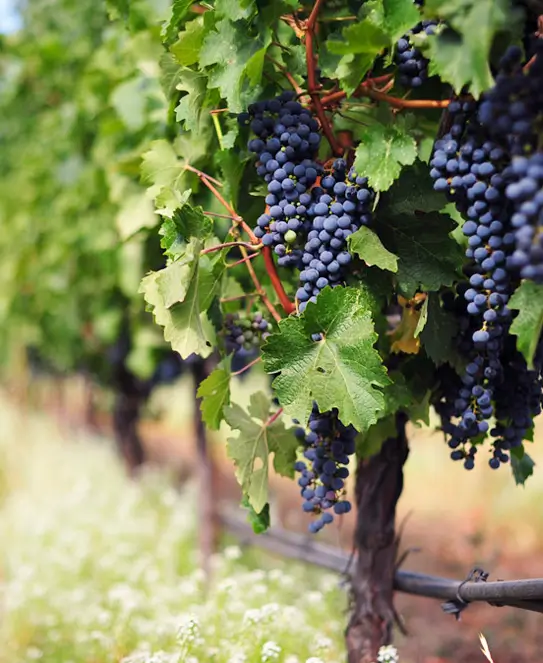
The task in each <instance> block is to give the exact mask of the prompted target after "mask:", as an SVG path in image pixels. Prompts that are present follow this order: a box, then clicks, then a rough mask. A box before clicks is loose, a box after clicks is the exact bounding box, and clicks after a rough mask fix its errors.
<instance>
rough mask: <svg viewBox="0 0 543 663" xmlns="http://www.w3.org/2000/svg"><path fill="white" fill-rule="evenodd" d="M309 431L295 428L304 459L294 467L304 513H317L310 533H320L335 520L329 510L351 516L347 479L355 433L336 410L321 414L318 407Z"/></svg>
mask: <svg viewBox="0 0 543 663" xmlns="http://www.w3.org/2000/svg"><path fill="white" fill-rule="evenodd" d="M308 428H309V432H306V431H305V430H304V429H303V428H297V429H296V435H297V436H298V437H299V438H300V439H301V440H302V441H303V445H304V452H303V453H304V458H305V459H306V461H309V463H310V465H309V467H308V463H307V462H305V461H301V460H300V461H298V462H297V463H296V465H295V469H296V471H297V472H300V473H301V476H300V478H299V479H298V484H299V486H300V487H301V494H302V497H303V499H304V503H303V507H302V508H303V510H304V511H305V512H306V513H313V514H318V515H319V518H317V519H316V520H313V521H312V522H311V524H310V525H309V531H310V532H312V533H317V532H319V531H320V530H321V529H322V528H323V527H324V526H325V525H327V524H329V523H331V522H332V521H333V520H334V516H333V514H332V513H330V511H333V512H334V513H335V514H337V515H341V514H344V513H348V512H349V511H350V510H351V503H350V502H349V501H348V500H346V499H344V495H345V480H346V479H347V477H348V476H349V469H348V467H347V465H348V463H349V456H350V455H351V454H353V453H354V451H355V437H356V431H355V429H354V428H353V427H352V426H344V425H343V424H342V423H341V421H340V420H339V419H338V412H337V410H335V409H334V410H332V411H330V412H323V413H319V410H318V408H317V407H316V406H314V408H313V412H312V413H311V416H310V418H309V424H308Z"/></svg>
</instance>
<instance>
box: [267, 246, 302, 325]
mask: <svg viewBox="0 0 543 663" xmlns="http://www.w3.org/2000/svg"><path fill="white" fill-rule="evenodd" d="M262 255H263V256H264V264H265V265H266V271H267V272H268V276H269V277H270V281H271V282H272V285H273V289H274V290H275V292H276V293H277V296H278V297H279V301H280V302H281V306H282V307H283V308H284V309H285V313H286V314H287V315H290V314H291V313H292V312H293V311H294V310H295V306H294V304H293V303H292V302H291V301H290V299H289V297H288V295H287V293H286V292H285V288H284V287H283V283H282V282H281V279H280V278H279V274H278V273H277V270H276V269H275V263H274V261H273V256H272V253H271V249H270V247H269V246H265V247H264V248H263V249H262Z"/></svg>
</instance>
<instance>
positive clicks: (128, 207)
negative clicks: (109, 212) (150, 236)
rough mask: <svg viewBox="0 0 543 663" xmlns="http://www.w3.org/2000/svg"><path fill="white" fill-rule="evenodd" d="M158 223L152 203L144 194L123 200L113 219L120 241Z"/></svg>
mask: <svg viewBox="0 0 543 663" xmlns="http://www.w3.org/2000/svg"><path fill="white" fill-rule="evenodd" d="M158 221H159V217H158V216H157V215H156V214H155V210H154V207H153V203H152V202H151V200H149V198H148V197H147V196H146V195H145V193H137V194H134V195H131V196H128V197H127V198H125V200H124V202H123V206H122V207H121V208H120V209H119V211H118V213H117V216H116V217H115V223H116V225H117V230H118V231H119V235H120V237H121V239H122V240H125V239H128V238H129V237H131V236H132V235H134V234H136V233H137V232H139V231H140V230H142V229H143V228H154V227H155V226H156V225H157V223H158Z"/></svg>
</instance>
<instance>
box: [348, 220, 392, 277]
mask: <svg viewBox="0 0 543 663" xmlns="http://www.w3.org/2000/svg"><path fill="white" fill-rule="evenodd" d="M347 242H348V244H349V249H350V251H351V253H356V254H357V255H358V256H360V258H362V260H363V261H364V262H365V263H366V265H369V266H370V267H371V266H372V265H375V266H376V267H380V268H381V269H387V270H388V271H390V272H397V271H398V258H397V257H396V256H395V255H394V254H393V253H390V251H387V249H385V247H384V246H383V244H382V243H381V240H380V239H379V237H378V235H376V234H375V233H374V232H373V230H370V229H369V228H366V226H362V227H361V228H359V229H358V230H357V231H356V232H354V233H353V234H352V235H349V237H348V238H347Z"/></svg>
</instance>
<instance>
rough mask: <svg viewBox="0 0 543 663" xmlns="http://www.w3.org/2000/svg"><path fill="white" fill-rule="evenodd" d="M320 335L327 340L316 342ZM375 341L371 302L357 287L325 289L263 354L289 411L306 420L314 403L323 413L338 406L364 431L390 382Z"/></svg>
mask: <svg viewBox="0 0 543 663" xmlns="http://www.w3.org/2000/svg"><path fill="white" fill-rule="evenodd" d="M317 333H322V334H323V338H322V340H321V341H318V342H314V341H313V340H312V339H311V335H312V334H317ZM376 339H377V335H376V334H375V332H374V328H373V321H372V318H371V304H370V302H369V301H368V299H367V298H366V297H365V296H364V294H363V293H362V292H361V291H360V290H356V289H355V288H334V289H332V288H329V287H327V288H325V289H324V290H323V291H322V292H321V293H320V294H319V296H318V297H317V301H316V303H309V304H308V306H307V308H306V310H305V311H304V313H303V314H302V315H301V316H299V317H291V318H287V319H285V320H282V321H281V322H280V323H279V332H278V333H275V334H272V335H271V336H270V337H269V338H268V340H267V341H266V343H265V345H264V346H263V349H262V358H263V360H264V366H265V368H266V370H267V371H268V372H269V373H279V375H278V376H277V377H276V378H275V380H274V381H273V387H274V391H275V394H276V395H277V397H278V398H279V401H280V402H281V405H282V406H283V407H284V409H285V412H287V413H288V414H290V415H292V417H293V418H296V419H298V420H299V421H302V422H303V421H307V419H308V417H309V414H310V412H311V409H312V406H313V401H316V402H317V404H318V406H319V409H320V410H321V412H325V411H327V410H331V409H332V408H337V409H338V410H339V417H340V419H341V421H343V423H345V424H353V425H354V427H355V428H357V429H358V430H360V431H362V430H366V429H367V428H368V427H369V426H370V425H371V424H372V423H374V422H375V421H376V420H377V413H378V412H380V411H381V410H382V409H383V407H384V396H383V392H382V391H381V388H382V387H384V386H385V385H387V384H388V383H389V380H388V378H387V375H386V370H385V368H384V366H383V365H382V361H381V357H380V356H379V354H378V352H377V351H376V350H375V349H374V347H373V344H374V343H375V341H376Z"/></svg>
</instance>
